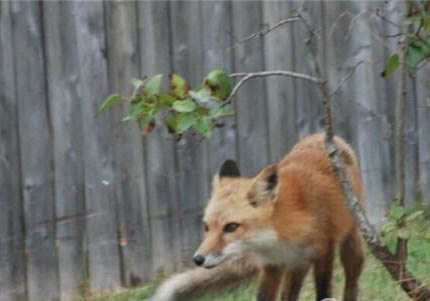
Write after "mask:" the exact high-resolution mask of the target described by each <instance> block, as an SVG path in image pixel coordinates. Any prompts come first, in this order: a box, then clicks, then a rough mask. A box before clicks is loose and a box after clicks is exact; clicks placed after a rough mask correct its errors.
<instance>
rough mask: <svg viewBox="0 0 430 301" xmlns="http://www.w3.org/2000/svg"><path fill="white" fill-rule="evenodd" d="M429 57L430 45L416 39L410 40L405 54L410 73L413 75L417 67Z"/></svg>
mask: <svg viewBox="0 0 430 301" xmlns="http://www.w3.org/2000/svg"><path fill="white" fill-rule="evenodd" d="M429 56H430V44H429V43H427V42H426V41H423V40H420V39H418V38H411V40H410V42H409V44H408V49H407V53H406V62H407V65H408V69H409V72H410V73H415V71H416V70H417V67H418V65H419V64H420V63H421V62H422V61H423V60H425V59H426V58H428V57H429Z"/></svg>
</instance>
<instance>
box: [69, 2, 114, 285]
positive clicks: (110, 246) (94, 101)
mask: <svg viewBox="0 0 430 301" xmlns="http://www.w3.org/2000/svg"><path fill="white" fill-rule="evenodd" d="M73 5H74V6H75V9H76V23H75V26H76V30H77V37H78V43H77V47H78V50H77V54H78V55H79V67H80V68H79V69H80V73H79V76H80V80H81V81H80V86H79V88H80V90H81V96H82V106H81V108H82V113H81V114H82V119H83V122H82V126H83V133H84V135H83V145H84V166H85V177H84V179H85V200H86V203H85V206H86V211H87V237H88V261H89V280H90V285H91V289H92V290H93V291H104V290H115V289H117V288H119V287H120V285H121V280H120V260H119V247H118V237H117V228H116V222H117V221H116V215H115V199H114V197H115V190H114V188H115V183H114V180H115V179H114V170H113V166H112V160H113V154H112V153H113V150H112V135H111V130H112V126H111V114H110V113H106V114H103V115H102V116H100V117H99V118H97V119H96V118H94V115H95V113H96V111H97V110H98V108H99V106H100V105H101V103H102V102H103V99H104V98H105V97H106V96H107V94H108V78H107V65H106V48H105V47H106V41H105V32H104V22H103V16H104V10H103V3H102V2H78V3H75V2H73Z"/></svg>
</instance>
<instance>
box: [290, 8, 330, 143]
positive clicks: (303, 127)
mask: <svg viewBox="0 0 430 301" xmlns="http://www.w3.org/2000/svg"><path fill="white" fill-rule="evenodd" d="M292 3H293V8H295V9H297V8H298V7H299V6H300V5H301V3H302V2H301V1H293V2H292ZM304 9H305V13H306V14H307V15H308V16H309V18H310V19H311V20H312V22H313V24H314V26H315V28H316V29H317V30H320V29H321V28H322V24H323V23H322V22H323V20H322V7H321V3H320V2H306V3H304ZM292 27H293V34H294V70H295V71H297V72H301V73H306V74H312V75H313V73H314V71H313V69H314V68H313V63H312V59H311V57H310V53H309V49H308V47H307V45H306V42H307V40H308V39H309V33H308V30H307V29H306V28H305V27H304V26H303V24H300V23H299V24H294V23H293V24H292ZM313 43H314V45H313V49H314V51H315V53H316V55H317V57H318V59H319V60H320V61H321V62H322V63H323V64H324V63H325V62H324V60H323V57H324V55H323V54H324V53H323V49H324V47H323V46H322V45H323V44H322V40H321V39H313ZM322 66H324V65H322ZM323 68H324V67H323ZM296 99H297V130H298V136H299V138H303V137H304V136H306V135H308V134H310V133H315V132H318V131H322V129H323V115H322V105H321V102H320V101H318V100H319V99H321V95H320V93H319V91H318V88H317V86H316V85H309V83H306V82H303V81H297V82H296Z"/></svg>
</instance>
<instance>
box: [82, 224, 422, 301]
mask: <svg viewBox="0 0 430 301" xmlns="http://www.w3.org/2000/svg"><path fill="white" fill-rule="evenodd" d="M428 231H430V227H429V224H428V223H426V225H424V226H423V225H420V227H418V228H417V229H416V233H415V235H414V239H412V240H411V241H410V243H409V254H410V255H409V268H410V269H411V271H412V272H413V273H414V274H415V275H416V276H417V277H419V278H420V279H421V280H422V281H423V282H424V283H426V284H427V285H430V239H428V235H426V234H427V233H428ZM389 243H390V242H389ZM336 257H338V256H336ZM335 265H336V267H335V271H334V275H333V292H334V297H335V298H337V299H338V300H341V299H342V291H343V285H344V277H343V270H342V267H341V265H340V263H339V260H338V258H337V259H336V264H335ZM159 283H160V281H155V282H152V283H149V284H147V285H145V286H143V287H140V288H136V289H129V290H125V291H123V292H119V293H116V294H110V295H106V296H98V297H82V298H79V299H76V300H75V301H137V300H139V301H141V300H144V299H145V298H147V297H149V296H151V295H152V293H153V292H154V290H155V288H156V286H158V284H159ZM255 296H256V286H255V283H253V282H251V283H248V284H244V285H242V286H241V287H239V288H238V289H236V290H231V291H226V292H219V293H216V294H207V295H204V296H201V297H198V298H193V299H192V301H250V300H255ZM314 298H315V297H314V287H313V281H312V273H309V274H308V276H307V278H306V281H305V285H304V287H303V289H302V292H301V298H300V300H301V301H308V300H309V301H314ZM360 300H369V301H370V300H371V301H408V300H410V299H409V298H408V297H407V296H406V295H405V294H404V293H403V291H402V290H401V289H400V287H399V286H398V285H397V284H396V283H395V282H394V281H393V280H392V279H391V277H390V275H389V274H388V273H387V272H386V270H385V268H384V267H383V266H382V264H381V263H380V262H379V261H378V260H376V259H375V258H374V257H373V256H372V255H371V254H370V253H369V252H368V256H367V258H366V264H365V268H364V271H363V274H362V275H361V278H360ZM190 301H191V300H190Z"/></svg>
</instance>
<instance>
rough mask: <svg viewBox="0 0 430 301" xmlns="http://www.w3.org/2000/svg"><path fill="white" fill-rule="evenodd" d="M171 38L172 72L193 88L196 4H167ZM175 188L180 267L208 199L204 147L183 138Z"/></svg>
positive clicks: (195, 240)
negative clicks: (176, 193)
mask: <svg viewBox="0 0 430 301" xmlns="http://www.w3.org/2000/svg"><path fill="white" fill-rule="evenodd" d="M170 17H171V34H172V45H171V47H172V54H173V57H172V64H173V65H172V66H173V70H174V71H175V72H177V73H179V74H182V75H183V76H184V77H185V78H186V80H187V81H188V82H189V83H190V84H191V86H194V85H196V84H198V83H199V81H200V80H201V78H202V75H203V68H202V64H203V61H202V58H203V56H202V53H203V51H202V49H203V48H202V46H203V44H202V42H201V38H202V37H201V32H200V30H199V27H198V26H196V24H200V23H201V22H202V20H201V16H200V4H199V2H197V1H188V2H182V1H171V2H170ZM176 151H177V152H176V154H177V158H178V160H177V167H178V175H177V176H178V177H177V181H178V185H179V186H178V187H179V196H180V210H179V212H178V214H179V218H180V220H181V231H182V243H181V249H182V250H181V252H182V260H183V262H182V264H184V265H185V264H189V263H190V262H191V257H192V254H193V253H194V252H195V249H196V247H197V246H198V244H199V242H200V235H201V229H202V227H201V217H202V212H203V201H205V200H206V199H207V198H208V191H209V187H208V181H207V143H206V141H204V140H201V139H200V138H197V137H191V136H190V135H185V136H184V137H183V138H182V139H181V140H180V141H179V142H178V143H177V144H176Z"/></svg>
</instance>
